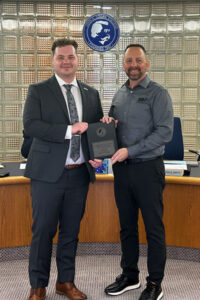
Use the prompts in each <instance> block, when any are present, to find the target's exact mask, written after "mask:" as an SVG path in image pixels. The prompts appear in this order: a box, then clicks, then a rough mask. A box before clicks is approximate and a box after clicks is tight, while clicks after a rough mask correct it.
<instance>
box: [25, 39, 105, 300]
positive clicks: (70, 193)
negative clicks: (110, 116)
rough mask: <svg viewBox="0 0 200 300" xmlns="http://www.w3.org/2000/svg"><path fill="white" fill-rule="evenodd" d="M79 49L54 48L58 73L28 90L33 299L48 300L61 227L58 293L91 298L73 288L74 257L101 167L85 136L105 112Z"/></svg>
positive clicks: (77, 299)
mask: <svg viewBox="0 0 200 300" xmlns="http://www.w3.org/2000/svg"><path fill="white" fill-rule="evenodd" d="M77 48H78V44H77V43H76V41H73V40H68V39H58V40H56V41H55V42H54V43H53V45H52V54H53V58H52V63H53V67H54V72H55V74H54V75H53V76H52V77H51V78H50V79H48V80H45V81H43V82H40V83H36V84H32V85H30V87H29V91H28V96H27V100H26V103H25V107H24V115H23V123H24V132H25V134H26V135H28V136H30V137H32V138H33V142H32V144H31V148H30V152H29V156H28V160H27V166H26V171H25V176H26V177H29V178H31V196H32V207H33V226H32V232H33V237H32V242H31V249H30V257H29V277H30V284H31V291H30V297H29V300H44V299H45V298H46V287H47V285H48V281H49V273H50V263H51V253H52V239H53V237H54V236H55V234H56V231H57V225H58V223H59V235H58V244H57V254H56V262H57V270H58V277H57V282H56V293H57V294H60V295H65V296H67V297H68V298H69V299H71V300H82V299H87V296H86V295H85V294H84V293H83V292H81V291H80V290H79V289H78V288H77V287H76V286H75V284H74V276H75V255H76V249H77V243H78V233H79V227H80V221H81V219H82V217H83V214H84V209H85V202H86V197H87V193H88V187H89V182H90V181H91V182H94V180H95V172H94V168H95V167H99V166H100V165H101V162H102V161H101V160H97V159H94V160H93V161H92V160H90V159H89V150H88V145H87V139H86V131H87V128H88V123H94V122H98V121H99V120H100V119H101V118H102V116H103V112H102V107H101V102H100V98H99V93H98V91H97V90H95V89H94V88H92V87H89V86H88V85H86V84H84V83H82V82H80V81H79V80H77V79H76V75H75V74H76V71H77V68H78V56H77ZM77 145H78V146H77Z"/></svg>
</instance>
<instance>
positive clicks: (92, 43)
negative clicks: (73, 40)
mask: <svg viewBox="0 0 200 300" xmlns="http://www.w3.org/2000/svg"><path fill="white" fill-rule="evenodd" d="M119 33H120V31H119V26H118V24H117V22H116V21H115V19H114V18H113V17H111V16H110V15H107V14H95V15H93V16H91V17H90V18H89V19H88V20H87V21H86V22H85V25H84V27H83V38H84V40H85V42H86V44H87V45H88V46H89V47H90V48H91V49H93V50H96V51H99V52H104V51H108V50H110V49H111V48H113V47H114V46H115V45H116V43H117V41H118V39H119Z"/></svg>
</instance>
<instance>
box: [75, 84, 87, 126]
mask: <svg viewBox="0 0 200 300" xmlns="http://www.w3.org/2000/svg"><path fill="white" fill-rule="evenodd" d="M77 82H78V86H79V88H80V92H81V98H82V109H83V116H82V121H83V122H84V121H86V120H87V114H88V112H89V101H88V100H87V99H88V96H89V95H88V92H89V91H88V88H87V87H86V86H85V85H84V84H82V82H81V81H80V80H77Z"/></svg>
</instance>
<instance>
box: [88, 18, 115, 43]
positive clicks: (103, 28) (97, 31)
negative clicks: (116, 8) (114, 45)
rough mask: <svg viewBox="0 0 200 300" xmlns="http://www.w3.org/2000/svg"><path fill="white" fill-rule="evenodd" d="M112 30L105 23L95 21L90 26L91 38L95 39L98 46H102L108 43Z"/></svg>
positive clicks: (107, 23)
mask: <svg viewBox="0 0 200 300" xmlns="http://www.w3.org/2000/svg"><path fill="white" fill-rule="evenodd" d="M112 35H113V29H112V27H111V26H110V24H109V22H107V21H96V22H95V23H94V24H92V26H91V38H92V39H95V41H97V42H98V43H99V44H101V45H104V44H105V43H106V42H108V43H109V40H110V38H111V36H112Z"/></svg>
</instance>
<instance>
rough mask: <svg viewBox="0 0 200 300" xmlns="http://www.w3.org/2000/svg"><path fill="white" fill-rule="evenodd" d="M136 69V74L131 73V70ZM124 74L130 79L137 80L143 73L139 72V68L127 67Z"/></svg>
mask: <svg viewBox="0 0 200 300" xmlns="http://www.w3.org/2000/svg"><path fill="white" fill-rule="evenodd" d="M135 70H138V71H139V73H138V74H134V75H133V74H131V71H135ZM126 75H127V76H128V78H129V79H130V80H132V81H137V80H138V79H140V78H141V77H142V76H143V73H142V72H141V70H140V69H139V68H129V69H128V71H127V72H126Z"/></svg>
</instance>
